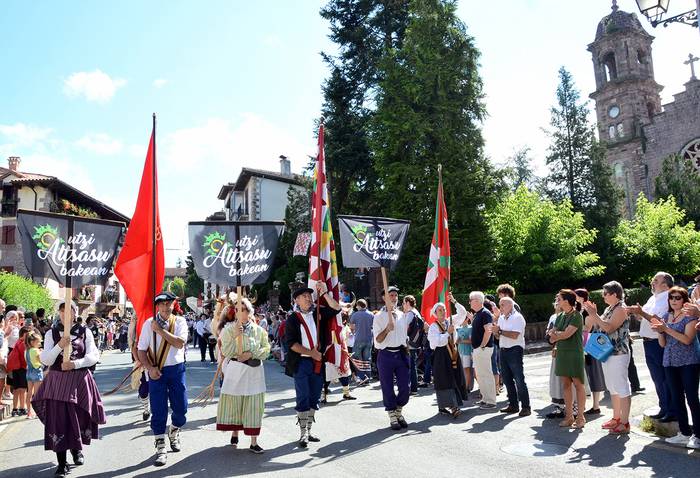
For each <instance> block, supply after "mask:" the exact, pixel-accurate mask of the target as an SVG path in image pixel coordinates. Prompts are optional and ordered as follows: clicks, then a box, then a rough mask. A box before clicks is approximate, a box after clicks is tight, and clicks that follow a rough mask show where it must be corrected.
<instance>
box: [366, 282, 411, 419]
mask: <svg viewBox="0 0 700 478" xmlns="http://www.w3.org/2000/svg"><path fill="white" fill-rule="evenodd" d="M382 296H383V297H384V301H385V303H386V305H385V306H384V307H382V310H381V311H380V312H379V314H377V316H376V317H375V318H374V325H373V330H372V332H373V334H374V346H375V347H376V348H377V350H378V351H379V352H378V353H377V369H378V371H379V382H380V384H381V387H382V399H383V401H384V409H385V410H386V411H387V413H388V414H389V425H390V426H391V429H392V430H400V429H402V428H407V427H408V423H406V420H405V419H404V417H403V407H404V406H405V405H406V404H407V403H408V397H409V395H410V390H409V385H408V375H409V370H410V360H409V358H408V348H407V343H408V321H407V320H406V316H405V315H404V314H403V312H401V311H400V310H398V309H397V308H396V307H397V305H398V303H399V289H398V288H397V287H395V286H390V287H389V288H388V290H387V291H386V292H385V291H382ZM387 299H388V302H386V301H387ZM387 307H389V308H391V315H389V313H388V311H387ZM394 380H396V386H397V388H398V392H394Z"/></svg>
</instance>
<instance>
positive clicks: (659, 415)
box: [649, 413, 666, 420]
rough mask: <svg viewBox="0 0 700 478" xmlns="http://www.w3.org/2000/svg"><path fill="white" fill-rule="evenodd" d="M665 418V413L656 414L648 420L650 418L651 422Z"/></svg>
mask: <svg viewBox="0 0 700 478" xmlns="http://www.w3.org/2000/svg"><path fill="white" fill-rule="evenodd" d="M665 416H666V414H665V413H657V414H655V415H649V418H651V419H652V420H658V419H659V418H663V417H665Z"/></svg>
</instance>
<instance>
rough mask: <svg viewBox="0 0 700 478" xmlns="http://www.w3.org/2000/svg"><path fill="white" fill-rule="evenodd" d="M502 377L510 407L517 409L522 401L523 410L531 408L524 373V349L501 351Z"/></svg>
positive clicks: (516, 347) (511, 348)
mask: <svg viewBox="0 0 700 478" xmlns="http://www.w3.org/2000/svg"><path fill="white" fill-rule="evenodd" d="M501 377H502V378H503V383H504V384H505V386H506V390H507V391H508V405H510V406H511V407H514V408H517V407H518V399H520V403H521V404H522V407H523V408H530V393H529V392H528V390H527V384H526V383H525V373H524V371H523V348H522V347H520V346H515V347H509V348H506V349H503V348H502V349H501Z"/></svg>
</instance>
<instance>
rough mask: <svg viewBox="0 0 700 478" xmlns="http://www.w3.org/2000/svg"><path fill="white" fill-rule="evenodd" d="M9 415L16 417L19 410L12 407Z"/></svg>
mask: <svg viewBox="0 0 700 478" xmlns="http://www.w3.org/2000/svg"><path fill="white" fill-rule="evenodd" d="M10 416H12V417H18V416H19V412H18V411H17V409H16V408H13V409H12V415H10Z"/></svg>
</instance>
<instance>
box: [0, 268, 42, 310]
mask: <svg viewBox="0 0 700 478" xmlns="http://www.w3.org/2000/svg"><path fill="white" fill-rule="evenodd" d="M0 299H2V300H4V301H5V304H7V305H16V306H18V307H24V308H25V310H27V311H32V312H34V311H36V310H37V309H39V308H42V307H43V308H44V309H45V310H46V311H47V313H52V312H53V309H54V301H53V299H51V296H50V295H49V291H48V290H46V288H45V287H44V286H43V285H40V284H37V283H36V282H34V281H32V280H30V279H27V278H25V277H22V276H19V275H17V274H12V273H8V272H0Z"/></svg>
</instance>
